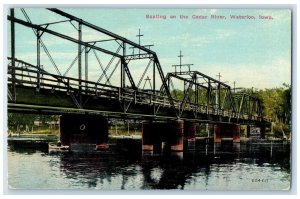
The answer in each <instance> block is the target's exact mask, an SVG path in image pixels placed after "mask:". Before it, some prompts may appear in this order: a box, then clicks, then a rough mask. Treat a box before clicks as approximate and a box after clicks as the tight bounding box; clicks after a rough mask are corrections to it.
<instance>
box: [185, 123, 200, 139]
mask: <svg viewBox="0 0 300 199" xmlns="http://www.w3.org/2000/svg"><path fill="white" fill-rule="evenodd" d="M196 126H197V124H196V123H193V122H185V123H184V139H185V140H187V141H188V142H192V141H195V140H196Z"/></svg>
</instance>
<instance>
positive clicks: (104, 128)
mask: <svg viewBox="0 0 300 199" xmlns="http://www.w3.org/2000/svg"><path fill="white" fill-rule="evenodd" d="M60 142H61V145H63V146H70V149H71V150H72V148H73V149H74V150H76V151H78V150H81V149H82V150H83V151H85V150H90V149H107V148H108V144H107V143H108V123H107V120H106V119H105V118H104V117H102V116H100V115H80V114H78V115H71V114H70V115H62V116H61V117H60Z"/></svg>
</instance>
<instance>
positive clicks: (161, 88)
mask: <svg viewBox="0 0 300 199" xmlns="http://www.w3.org/2000/svg"><path fill="white" fill-rule="evenodd" d="M16 10H17V9H11V10H10V14H9V15H8V16H7V19H8V20H9V24H10V34H9V35H10V50H11V51H10V57H8V111H10V112H32V113H39V114H49V113H50V114H61V113H80V112H85V113H96V114H98V113H99V114H102V115H107V116H111V117H120V118H138V119H141V118H143V119H147V118H149V119H157V120H166V119H183V120H188V121H198V122H207V123H223V122H224V123H228V122H230V123H247V124H249V123H261V122H263V121H264V119H263V111H262V105H261V101H260V100H259V99H258V97H257V96H256V95H255V94H247V93H242V92H233V90H232V89H231V87H230V86H229V85H227V84H225V83H223V82H221V81H219V80H217V79H214V78H212V77H209V76H207V75H205V74H203V73H201V72H199V71H191V70H190V68H189V67H188V70H181V69H182V67H183V66H184V65H182V64H181V63H180V65H178V66H179V67H180V70H175V72H170V73H167V74H166V75H165V74H164V72H163V69H162V66H161V63H160V61H159V59H158V56H157V54H156V53H155V52H154V51H152V50H151V49H150V47H151V46H152V45H146V46H143V45H141V44H140V42H139V43H135V42H132V41H130V40H128V39H126V38H124V37H121V36H119V35H117V34H115V33H112V32H110V31H108V30H105V29H103V28H100V27H98V26H96V25H93V24H91V23H89V22H86V21H84V20H82V19H80V18H77V17H75V16H73V15H70V14H68V13H66V12H63V11H61V10H59V9H46V10H45V12H47V13H48V12H49V13H51V14H52V15H56V16H59V17H60V18H61V19H62V20H59V21H54V22H47V23H43V24H38V23H34V22H32V21H31V19H30V17H29V15H28V14H27V11H25V9H23V8H21V9H18V12H19V17H17V16H16V15H15V11H16ZM67 24H68V25H70V24H71V25H72V26H73V28H74V30H75V34H73V33H64V32H63V30H62V29H61V28H57V27H56V26H57V25H67ZM19 26H20V27H22V28H26V29H28V30H30V32H31V34H32V35H33V37H34V38H35V40H36V43H35V44H32V45H33V48H35V52H36V60H35V61H34V63H33V62H31V63H29V62H28V61H24V60H21V59H19V58H18V55H17V54H18V53H17V50H16V45H17V43H16V42H17V37H16V31H15V29H16V27H19ZM60 27H61V26H60ZM86 30H89V31H94V32H95V33H97V34H99V35H101V36H99V38H105V39H101V40H96V41H90V40H88V39H86V38H88V37H85V36H86V35H85V33H88V31H86ZM45 35H50V36H51V37H53V38H54V39H55V40H56V39H57V40H63V41H64V42H69V43H72V44H73V45H74V44H75V45H76V49H75V51H76V52H75V55H76V56H75V58H74V59H73V60H72V62H71V63H70V65H68V66H64V67H61V66H59V64H57V63H56V61H55V59H54V58H53V56H52V55H51V53H50V50H49V49H48V48H47V46H46V42H44V41H43V39H44V37H45ZM74 35H75V36H74ZM103 36H104V37H103ZM138 36H141V35H140V34H139V35H138ZM58 43H59V42H58ZM104 44H105V45H104ZM113 48H114V49H113ZM45 55H46V56H45ZM43 56H44V57H43ZM45 57H47V59H48V62H45V63H48V64H47V65H44V64H42V63H41V62H42V60H44V59H45ZM103 57H105V59H106V60H108V61H107V64H106V65H105V64H103V63H104V58H103ZM83 58H84V59H83ZM92 58H93V59H94V60H96V62H94V63H93V64H91V63H90V60H91V59H92ZM141 61H143V62H141ZM135 62H137V64H138V65H139V66H140V65H142V64H141V63H144V66H143V69H144V70H143V73H142V75H139V76H137V75H135V73H136V72H135V66H136V64H135ZM95 63H96V65H97V66H95ZM76 66H77V68H76V73H77V74H76V76H74V74H73V75H71V74H70V73H69V71H70V70H71V69H72V68H75V67H76ZM188 66H189V65H188ZM95 68H96V72H93V75H96V76H97V77H98V78H97V79H93V80H92V79H91V78H90V77H91V75H90V74H91V72H89V71H91V70H93V69H94V70H93V71H95ZM63 70H64V71H65V72H63ZM95 73H96V74H95ZM148 74H150V77H151V78H149V75H148ZM146 76H147V78H146V79H145V77H146ZM114 79H117V81H116V82H117V83H112V82H113V80H114ZM144 80H145V82H144ZM146 84H147V85H148V88H145V85H146ZM142 85H144V87H143V86H142ZM149 85H150V86H149Z"/></svg>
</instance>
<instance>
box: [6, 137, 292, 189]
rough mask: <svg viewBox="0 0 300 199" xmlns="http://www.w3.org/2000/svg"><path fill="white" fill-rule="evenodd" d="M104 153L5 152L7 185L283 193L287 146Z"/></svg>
mask: <svg viewBox="0 0 300 199" xmlns="http://www.w3.org/2000/svg"><path fill="white" fill-rule="evenodd" d="M110 143H111V147H110V150H109V151H107V152H101V153H95V154H84V153H68V154H49V153H48V151H47V150H28V149H27V150H24V149H18V148H13V147H9V148H8V155H7V158H8V178H9V179H8V184H9V187H10V188H17V189H105V190H107V189H110V190H111V189H113V190H120V189H130V190H132V189H133V190H140V189H185V190H287V189H289V187H290V179H291V175H290V144H289V143H287V142H283V141H277V142H274V141H272V142H271V141H248V142H241V144H233V143H230V142H228V143H223V144H214V143H210V144H206V143H205V142H204V141H197V142H196V143H195V146H190V147H189V149H188V150H186V151H185V152H182V153H170V152H164V153H160V154H155V153H154V154H153V153H149V152H148V153H143V152H142V151H141V141H140V140H136V139H135V140H134V139H131V140H130V139H111V140H110Z"/></svg>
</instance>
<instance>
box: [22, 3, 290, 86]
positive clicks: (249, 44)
mask: <svg viewBox="0 0 300 199" xmlns="http://www.w3.org/2000/svg"><path fill="white" fill-rule="evenodd" d="M62 10H64V11H66V12H68V13H70V14H72V15H75V16H77V17H79V18H82V19H84V20H86V21H88V22H90V23H92V24H95V25H97V26H99V27H102V28H105V29H107V30H109V31H111V32H114V33H116V34H119V35H121V36H123V37H125V38H127V39H129V40H132V41H134V42H138V38H137V37H136V35H137V34H138V29H139V28H140V29H141V33H142V34H143V35H144V36H143V37H142V38H141V41H142V42H141V43H142V45H147V44H154V47H153V48H152V49H153V50H154V51H155V52H156V53H157V55H158V57H159V59H160V62H161V65H162V67H163V70H164V72H165V74H166V73H167V72H170V71H173V70H174V68H173V67H172V65H174V64H178V63H179V58H178V57H177V56H178V54H179V51H180V50H181V51H182V53H183V55H184V57H183V63H191V64H194V65H193V66H192V69H193V70H198V71H200V72H202V73H205V74H207V75H209V76H211V77H214V78H217V77H216V75H217V74H218V73H219V72H220V73H221V75H222V77H221V80H222V81H225V82H227V83H228V84H229V85H231V86H232V85H233V82H234V81H235V82H236V84H237V87H252V86H253V87H255V88H260V89H261V88H273V87H280V86H282V84H283V83H288V84H291V78H290V77H291V13H290V10H286V9H269V10H260V9H217V10H216V9H91V8H86V9H84V8H81V9H66V8H64V9H62ZM26 11H27V14H28V15H29V17H30V18H31V20H32V22H33V23H36V24H41V23H44V22H46V21H48V22H49V21H56V20H61V19H63V18H61V17H57V16H56V15H54V14H52V13H51V12H49V11H44V10H39V9H26ZM147 14H149V15H161V16H166V17H167V18H166V19H147V18H146V15H147ZM171 15H174V16H176V19H169V16H171ZM180 15H185V16H188V19H180ZM193 15H203V16H208V19H206V20H200V19H192V16H193ZM211 15H218V16H225V17H226V19H223V20H222V19H218V20H216V19H211V18H210V17H211ZM231 15H242V16H245V15H249V16H254V17H255V18H256V19H255V20H246V19H244V20H242V19H230V16H231ZM259 15H263V16H271V17H272V18H273V19H272V20H262V19H259ZM16 16H17V17H19V18H22V19H24V16H22V14H21V12H20V11H17V10H16ZM52 27H53V28H54V26H51V27H49V28H50V29H51V28H52ZM55 28H57V29H59V30H60V31H62V32H64V33H66V34H68V35H70V36H74V37H75V38H76V31H75V32H74V30H75V29H74V28H73V27H72V26H71V25H70V24H69V23H68V24H65V25H62V24H60V25H56V26H55ZM72 31H73V33H71V32H72ZM16 34H17V57H18V56H19V57H21V58H22V59H25V60H27V61H29V62H34V61H35V60H36V58H35V48H36V47H35V45H36V44H35V42H36V40H35V38H34V37H32V35H33V34H32V31H28V30H27V31H26V30H25V29H24V28H22V27H19V26H18V27H17V33H16ZM84 39H85V40H89V41H90V40H98V39H105V37H103V36H102V35H99V34H96V33H95V32H92V31H90V30H86V32H85V31H84ZM43 40H44V42H45V44H46V45H47V47H49V51H50V52H51V54H52V55H53V57H54V58H55V60H56V61H57V63H58V65H59V66H60V67H61V71H64V70H65V69H66V68H67V66H68V64H69V63H71V61H72V59H73V58H74V57H75V56H76V53H77V52H76V49H77V46H76V45H73V44H70V43H66V42H65V41H62V40H57V39H56V38H54V37H50V36H48V35H46V34H45V36H43ZM112 48H113V47H112ZM114 49H116V48H115V47H114ZM99 55H100V54H99ZM102 61H103V63H104V64H103V65H105V63H107V62H108V61H109V60H108V58H107V59H106V58H103V60H102ZM42 62H43V63H44V65H45V66H46V65H48V64H49V63H48V62H47V58H46V57H44V58H42ZM90 65H97V62H96V59H94V60H93V59H91V64H90ZM143 69H144V68H143V67H140V68H139V67H138V64H137V66H136V67H135V66H132V68H131V71H132V73H133V75H134V76H135V78H136V79H135V81H137V79H138V78H137V77H139V76H140V75H141V74H142V72H143ZM49 70H50V71H51V70H53V69H50V68H49ZM76 71H77V70H76V67H74V68H72V70H71V71H70V75H75V76H76ZM89 75H90V76H91V77H90V79H93V78H94V79H97V77H98V76H99V67H98V66H94V68H93V67H91V70H90V74H89ZM116 75H118V73H116ZM117 79H118V78H117V77H116V80H115V81H116V83H117V81H118V80H117Z"/></svg>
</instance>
